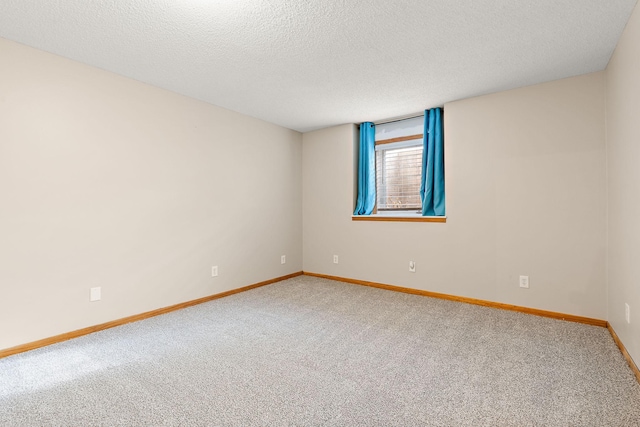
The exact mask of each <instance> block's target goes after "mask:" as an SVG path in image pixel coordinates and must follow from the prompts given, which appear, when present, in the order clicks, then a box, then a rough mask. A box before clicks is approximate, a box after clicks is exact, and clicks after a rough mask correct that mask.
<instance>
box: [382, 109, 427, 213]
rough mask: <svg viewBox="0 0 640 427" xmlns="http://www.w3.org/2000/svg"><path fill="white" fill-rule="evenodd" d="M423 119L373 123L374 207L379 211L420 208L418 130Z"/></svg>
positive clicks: (420, 153)
mask: <svg viewBox="0 0 640 427" xmlns="http://www.w3.org/2000/svg"><path fill="white" fill-rule="evenodd" d="M423 127H424V118H423V117H422V116H420V117H414V118H411V119H406V120H399V121H394V122H391V123H384V124H380V125H377V126H376V137H375V139H376V141H375V152H376V210H377V212H379V213H385V212H388V213H391V212H396V213H399V212H402V211H405V212H407V213H408V212H412V213H413V212H418V211H420V210H421V209H422V201H421V199H420V180H421V178H422V130H423Z"/></svg>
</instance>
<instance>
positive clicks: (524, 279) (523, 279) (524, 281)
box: [520, 276, 529, 289]
mask: <svg viewBox="0 0 640 427" xmlns="http://www.w3.org/2000/svg"><path fill="white" fill-rule="evenodd" d="M520 287H521V288H527V289H529V276H520Z"/></svg>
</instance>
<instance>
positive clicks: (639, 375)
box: [607, 322, 640, 383]
mask: <svg viewBox="0 0 640 427" xmlns="http://www.w3.org/2000/svg"><path fill="white" fill-rule="evenodd" d="M607 329H608V330H609V333H610V334H611V337H612V338H613V341H614V342H615V343H616V345H617V346H618V349H619V350H620V353H622V356H624V358H625V360H626V361H627V364H628V365H629V367H630V368H631V372H633V375H635V377H636V380H638V383H640V369H638V365H636V362H634V361H633V359H632V358H631V355H630V354H629V352H628V351H627V348H626V347H625V346H624V344H623V343H622V341H621V340H620V338H619V337H618V334H616V331H615V330H614V329H613V326H611V323H609V322H607Z"/></svg>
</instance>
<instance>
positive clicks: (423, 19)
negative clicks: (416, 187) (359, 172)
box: [0, 0, 636, 131]
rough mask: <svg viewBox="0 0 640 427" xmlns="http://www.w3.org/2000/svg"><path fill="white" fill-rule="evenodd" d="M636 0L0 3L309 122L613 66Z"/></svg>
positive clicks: (53, 45) (54, 39) (185, 88)
mask: <svg viewBox="0 0 640 427" xmlns="http://www.w3.org/2000/svg"><path fill="white" fill-rule="evenodd" d="M635 3H636V0H535V1H534V0H528V1H525V0H522V1H516V0H456V1H452V0H395V1H389V0H368V1H365V0H322V1H304V0H135V1H134V0H129V1H124V0H123V1H118V0H109V1H107V0H56V1H48V0H0V37H4V38H7V39H10V40H15V41H18V42H21V43H24V44H26V45H30V46H34V47H36V48H39V49H42V50H45V51H48V52H52V53H55V54H58V55H62V56H65V57H67V58H71V59H74V60H77V61H80V62H83V63H86V64H89V65H93V66H96V67H99V68H103V69H105V70H109V71H112V72H115V73H118V74H121V75H124V76H127V77H131V78H134V79H137V80H140V81H143V82H146V83H150V84H152V85H155V86H159V87H162V88H165V89H169V90H172V91H175V92H178V93H182V94H184V95H187V96H191V97H193V98H197V99H200V100H203V101H206V102H209V103H212V104H215V105H219V106H222V107H225V108H228V109H231V110H235V111H238V112H241V113H244V114H247V115H250V116H254V117H258V118H260V119H263V120H266V121H269V122H272V123H276V124H279V125H282V126H285V127H288V128H291V129H296V130H299V131H307V130H311V129H317V128H322V127H326V126H331V125H336V124H342V123H353V122H361V121H365V120H374V121H375V120H380V119H384V118H391V117H397V116H402V115H407V114H412V113H416V112H419V111H421V110H423V109H424V108H430V107H433V106H437V105H442V104H443V103H445V102H448V101H453V100H456V99H462V98H467V97H470V96H475V95H480V94H485V93H490V92H495V91H499V90H504V89H510V88H515V87H520V86H525V85H530V84H535V83H540V82H544V81H549V80H554V79H559V78H563V77H569V76H574V75H578V74H584V73H589V72H593V71H599V70H602V69H604V68H605V67H606V65H607V62H608V61H609V58H610V56H611V54H612V53H613V49H614V48H615V46H616V43H617V41H618V38H619V37H620V35H621V33H622V30H623V29H624V25H625V24H626V22H627V20H628V18H629V16H630V15H631V11H632V9H633V7H634V5H635Z"/></svg>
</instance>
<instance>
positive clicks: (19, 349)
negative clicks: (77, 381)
mask: <svg viewBox="0 0 640 427" xmlns="http://www.w3.org/2000/svg"><path fill="white" fill-rule="evenodd" d="M302 274H303V272H302V271H298V272H295V273H291V274H287V275H285V276H280V277H276V278H273V279H269V280H264V281H262V282H258V283H254V284H251V285H247V286H243V287H241V288H236V289H231V290H229V291H225V292H220V293H218V294H213V295H209V296H206V297H202V298H197V299H194V300H190V301H185V302H181V303H178V304H173V305H170V306H167V307H162V308H158V309H155V310H151V311H145V312H143V313H140V314H134V315H132V316H127V317H123V318H121V319H116V320H111V321H109V322H105V323H100V324H98V325H93V326H88V327H86V328H82V329H77V330H75V331H70V332H65V333H63V334H59V335H54V336H52V337H48V338H43V339H40V340H37V341H32V342H29V343H26V344H20V345H17V346H15V347H9V348H6V349H2V350H0V359H2V358H4V357H8V356H13V355H14V354H19V353H24V352H27V351H30V350H35V349H37V348H41V347H46V346H48V345H51V344H56V343H59V342H63V341H68V340H71V339H74V338H78V337H81V336H84V335H89V334H91V333H94V332H98V331H103V330H105V329H110V328H115V327H116V326H121V325H125V324H127V323H132V322H137V321H139V320H144V319H148V318H150V317H155V316H159V315H161V314H166V313H170V312H172V311H176V310H180V309H183V308H187V307H191V306H194V305H198V304H202V303H205V302H209V301H213V300H216V299H219V298H224V297H228V296H230V295H234V294H237V293H240V292H245V291H249V290H251V289H255V288H259V287H261V286H266V285H270V284H272V283H276V282H281V281H283V280H287V279H292V278H294V277H298V276H302Z"/></svg>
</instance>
